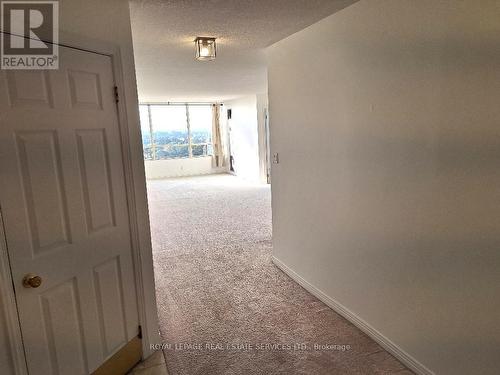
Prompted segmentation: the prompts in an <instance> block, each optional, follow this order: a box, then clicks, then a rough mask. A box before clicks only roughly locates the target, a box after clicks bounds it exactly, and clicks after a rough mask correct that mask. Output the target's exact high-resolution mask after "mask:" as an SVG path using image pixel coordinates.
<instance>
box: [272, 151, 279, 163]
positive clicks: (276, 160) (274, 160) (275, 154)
mask: <svg viewBox="0 0 500 375" xmlns="http://www.w3.org/2000/svg"><path fill="white" fill-rule="evenodd" d="M279 162H280V156H279V154H278V153H277V152H275V153H274V154H273V164H279Z"/></svg>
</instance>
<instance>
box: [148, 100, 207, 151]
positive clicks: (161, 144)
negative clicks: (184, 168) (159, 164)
mask: <svg viewBox="0 0 500 375" xmlns="http://www.w3.org/2000/svg"><path fill="white" fill-rule="evenodd" d="M139 112H140V117H141V132H142V146H143V150H144V159H145V160H161V159H172V158H190V157H197V156H207V155H212V153H213V148H212V106H211V105H197V104H186V105H184V104H182V105H177V104H176V105H170V104H141V105H140V106H139ZM150 119H151V122H150Z"/></svg>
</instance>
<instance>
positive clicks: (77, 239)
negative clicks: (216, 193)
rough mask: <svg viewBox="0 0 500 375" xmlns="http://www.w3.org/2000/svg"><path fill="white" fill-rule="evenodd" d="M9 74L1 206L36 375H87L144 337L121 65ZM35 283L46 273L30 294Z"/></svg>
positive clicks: (101, 60)
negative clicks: (122, 123) (124, 146)
mask: <svg viewBox="0 0 500 375" xmlns="http://www.w3.org/2000/svg"><path fill="white" fill-rule="evenodd" d="M60 52H61V54H60V69H59V70H54V71H3V72H2V74H1V75H0V205H1V208H2V213H3V217H4V224H5V229H6V237H7V245H8V250H9V255H10V260H11V266H12V275H13V278H14V284H15V290H16V296H17V300H18V308H19V316H20V321H21V329H22V333H23V338H24V341H25V346H26V356H27V361H28V367H29V370H30V374H43V375H45V374H85V373H89V372H92V371H93V370H95V369H96V368H97V367H99V366H100V365H101V364H102V363H103V362H104V361H105V360H106V359H107V358H109V357H110V356H112V355H113V354H114V353H115V352H116V351H118V350H119V349H120V348H122V347H123V346H124V345H125V344H126V343H127V342H129V341H130V340H131V339H132V338H133V337H135V336H136V335H137V333H138V314H137V302H136V295H135V282H134V274H133V265H132V253H131V242H130V229H129V221H128V217H129V216H128V209H127V200H126V192H125V180H124V174H123V162H122V150H121V141H120V133H119V126H118V117H117V109H116V103H115V100H114V79H113V72H112V64H111V59H110V58H109V57H108V56H103V55H99V54H93V53H89V52H83V51H80V50H75V49H71V48H66V47H60ZM26 274H35V275H39V276H40V277H41V278H42V284H41V286H40V287H38V288H25V287H24V286H23V283H22V280H23V277H24V276H25V275H26Z"/></svg>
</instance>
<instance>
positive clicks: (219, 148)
mask: <svg viewBox="0 0 500 375" xmlns="http://www.w3.org/2000/svg"><path fill="white" fill-rule="evenodd" d="M212 145H213V151H214V152H213V156H212V167H214V168H218V167H223V166H224V160H225V157H224V147H223V144H222V132H221V126H220V104H214V105H213V106H212Z"/></svg>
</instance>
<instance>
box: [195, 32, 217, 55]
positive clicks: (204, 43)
mask: <svg viewBox="0 0 500 375" xmlns="http://www.w3.org/2000/svg"><path fill="white" fill-rule="evenodd" d="M194 44H195V46H196V59H197V60H200V61H210V60H215V55H216V47H215V38H207V37H201V36H199V37H198V38H196V39H195V40H194Z"/></svg>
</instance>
